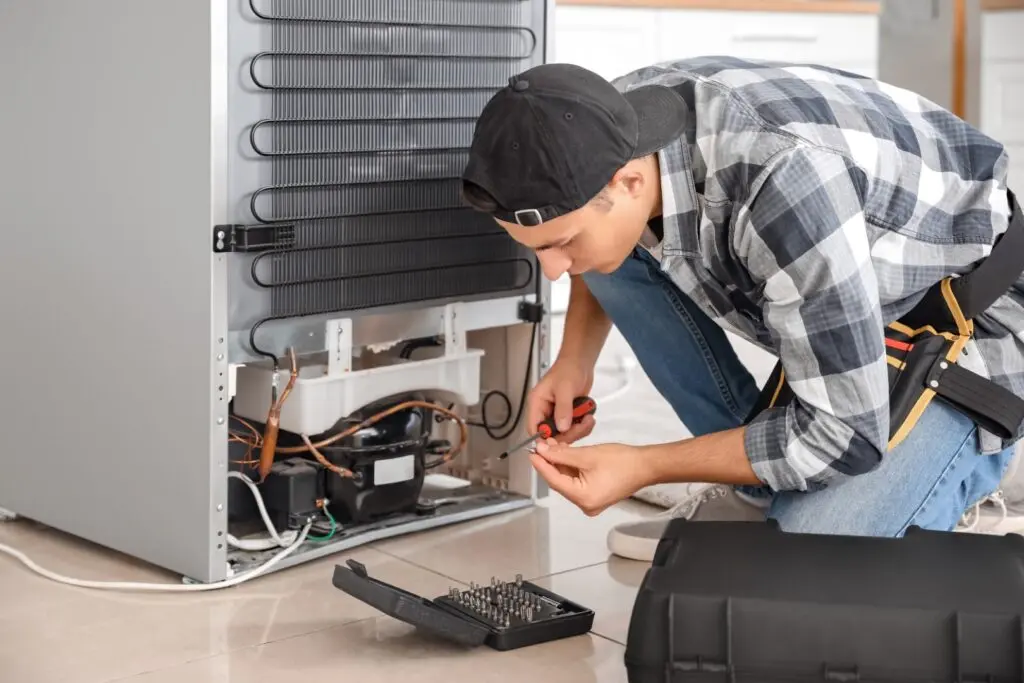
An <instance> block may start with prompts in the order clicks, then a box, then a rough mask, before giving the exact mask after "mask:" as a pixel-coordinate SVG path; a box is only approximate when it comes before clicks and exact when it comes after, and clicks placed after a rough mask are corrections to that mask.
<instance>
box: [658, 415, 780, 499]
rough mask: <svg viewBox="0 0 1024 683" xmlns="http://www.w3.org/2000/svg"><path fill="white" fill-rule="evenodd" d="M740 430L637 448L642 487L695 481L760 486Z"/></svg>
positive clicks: (739, 428) (742, 430)
mask: <svg viewBox="0 0 1024 683" xmlns="http://www.w3.org/2000/svg"><path fill="white" fill-rule="evenodd" d="M745 431H746V430H745V429H744V428H743V427H737V428H736V429H729V430H726V431H724V432H716V433H714V434H705V435H704V436H698V437H697V438H695V439H687V440H685V441H679V442H676V443H669V444H657V445H653V446H643V447H641V451H642V452H641V453H640V454H639V460H640V461H641V462H643V464H644V474H643V475H642V479H641V481H642V482H643V484H642V485H643V486H651V485H653V484H671V483H675V482H686V481H699V482H707V483H711V484H732V485H743V484H747V485H751V486H756V485H759V484H761V483H762V482H761V480H760V479H758V477H757V474H756V473H755V472H754V469H753V468H752V467H751V466H750V459H749V458H748V457H747V452H746V447H745V445H744V432H745Z"/></svg>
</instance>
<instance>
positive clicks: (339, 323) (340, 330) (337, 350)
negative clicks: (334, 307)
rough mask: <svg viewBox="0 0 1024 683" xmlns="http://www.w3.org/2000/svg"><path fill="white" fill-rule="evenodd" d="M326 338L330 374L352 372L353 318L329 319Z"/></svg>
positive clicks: (328, 372) (333, 375) (332, 375)
mask: <svg viewBox="0 0 1024 683" xmlns="http://www.w3.org/2000/svg"><path fill="white" fill-rule="evenodd" d="M325 340H326V341H327V374H328V376H331V377H335V376H337V375H343V374H345V373H347V372H352V319H351V318H339V319H337V320H328V321H327V331H326V337H325Z"/></svg>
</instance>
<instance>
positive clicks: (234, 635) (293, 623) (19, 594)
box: [0, 522, 451, 683]
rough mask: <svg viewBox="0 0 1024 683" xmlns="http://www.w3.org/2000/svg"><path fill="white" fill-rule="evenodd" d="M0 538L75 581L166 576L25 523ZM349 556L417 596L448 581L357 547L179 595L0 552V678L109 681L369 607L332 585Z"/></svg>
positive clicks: (305, 629) (443, 588)
mask: <svg viewBox="0 0 1024 683" xmlns="http://www.w3.org/2000/svg"><path fill="white" fill-rule="evenodd" d="M0 542H2V543H6V544H8V545H13V546H15V547H18V548H19V549H22V550H24V551H25V552H26V553H28V554H29V555H30V557H32V559H33V560H35V561H36V562H38V563H39V564H41V565H43V566H44V567H46V568H48V569H52V570H54V571H57V572H60V573H63V574H68V575H71V576H74V577H76V578H94V579H103V580H133V581H137V580H142V581H173V580H174V578H173V577H171V576H170V575H168V574H166V573H164V572H161V571H160V570H156V569H152V568H149V567H146V566H145V565H141V564H139V563H136V562H134V561H129V560H126V559H125V558H124V557H123V556H120V555H117V554H115V553H111V552H109V551H106V550H104V549H102V548H99V547H98V546H95V545H92V544H88V543H85V542H82V541H77V540H74V539H71V538H70V537H67V536H66V535H65V534H60V533H58V532H54V531H51V530H47V529H45V528H39V527H38V526H37V525H33V524H30V523H23V522H16V523H14V524H13V525H5V526H3V527H0ZM349 557H353V558H356V559H358V560H359V561H361V562H363V563H364V564H366V565H367V567H368V568H369V569H370V571H371V572H372V574H373V575H374V576H375V577H379V578H381V579H382V580H385V581H388V582H392V583H395V584H398V585H401V586H403V587H404V588H406V589H408V590H410V591H414V592H417V593H421V594H424V595H428V596H435V595H441V594H443V593H446V592H447V589H448V586H449V585H451V581H449V580H448V579H446V578H443V577H441V576H438V575H436V574H432V573H430V572H427V571H424V570H422V569H419V568H417V567H414V566H412V565H409V564H407V563H405V562H402V561H400V560H397V559H395V558H394V557H392V556H389V555H385V554H383V553H380V552H377V551H375V550H372V549H365V548H364V549H358V550H354V551H351V552H348V553H342V554H339V555H336V556H333V557H327V558H323V559H320V560H317V561H314V562H311V563H308V564H304V565H299V566H297V567H292V568H289V569H285V570H283V571H281V572H277V573H274V574H270V575H268V576H265V577H260V578H257V579H255V580H253V581H252V582H250V583H245V584H242V585H240V586H236V587H234V588H230V589H226V590H223V591H212V592H207V593H202V594H187V595H182V594H174V595H143V594H127V593H112V592H101V591H90V590H86V589H79V588H73V587H68V586H64V585H60V584H57V583H54V582H51V581H48V580H46V579H43V578H40V577H37V576H35V575H34V574H31V573H30V572H29V571H28V570H27V569H25V568H24V567H22V566H21V565H20V564H17V563H15V562H14V561H13V560H10V559H9V558H7V557H6V556H0V604H3V609H2V610H0V680H4V681H8V680H10V681H18V683H36V682H37V681H38V682H39V683H62V682H64V681H68V682H71V681H73V682H74V683H93V682H98V681H106V680H108V679H111V678H116V677H125V676H128V675H131V674H135V673H140V672H145V671H150V670H153V669H157V668H162V667H167V666H172V665H175V664H179V663H181V662H186V661H189V660H193V659H198V658H204V657H210V656H212V655H217V654H221V653H225V652H228V651H231V650H233V649H237V648H244V647H249V646H252V645H257V644H261V643H266V642H272V641H276V640H281V639H285V638H291V637H294V636H297V635H301V634H308V633H312V632H315V631H320V630H324V629H329V628H333V627H337V626H338V625H340V624H345V623H351V622H354V621H358V620H363V619H367V618H370V617H373V616H376V615H377V614H379V613H378V612H376V611H375V610H374V609H372V608H371V607H369V606H367V605H365V604H363V603H361V602H359V601H357V600H355V599H353V598H351V597H349V596H347V595H345V594H344V593H342V592H341V591H339V590H338V589H336V588H334V586H333V585H332V584H331V576H332V573H333V568H334V565H335V564H336V563H340V562H343V561H344V559H346V558H349ZM55 655H56V656H55Z"/></svg>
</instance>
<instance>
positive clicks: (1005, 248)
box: [950, 190, 1024, 320]
mask: <svg viewBox="0 0 1024 683" xmlns="http://www.w3.org/2000/svg"><path fill="white" fill-rule="evenodd" d="M1006 194H1007V198H1008V199H1009V202H1010V224H1009V227H1008V228H1007V229H1006V232H1004V233H1003V234H1002V236H1001V237H1000V238H999V239H998V240H997V241H996V243H995V244H994V245H993V247H992V252H991V253H990V254H989V255H988V258H986V259H985V260H983V261H982V262H981V264H979V265H978V267H977V268H975V269H974V270H973V271H971V272H970V273H967V274H966V275H964V276H962V277H958V278H954V279H953V281H952V282H950V286H951V287H952V289H953V295H954V296H956V300H957V302H958V303H959V304H960V310H961V311H963V313H964V316H965V317H966V318H967V319H968V320H970V319H971V318H974V317H977V316H978V315H980V314H981V313H982V312H984V311H985V309H987V308H988V307H989V306H991V305H992V304H994V303H995V302H996V300H997V299H999V297H1001V296H1003V295H1004V294H1006V292H1007V291H1009V289H1010V288H1011V287H1012V286H1013V285H1014V283H1016V282H1017V279H1018V278H1019V277H1020V275H1021V273H1022V272H1024V214H1022V213H1021V209H1020V206H1019V205H1018V204H1017V198H1016V197H1015V196H1014V194H1013V192H1011V191H1009V190H1007V192H1006Z"/></svg>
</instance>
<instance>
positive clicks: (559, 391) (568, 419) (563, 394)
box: [555, 382, 576, 432]
mask: <svg viewBox="0 0 1024 683" xmlns="http://www.w3.org/2000/svg"><path fill="white" fill-rule="evenodd" d="M574 398H576V397H575V395H574V393H573V388H572V385H571V384H570V383H568V382H562V383H561V384H559V385H557V386H556V387H555V426H556V427H558V431H560V432H567V431H569V430H570V429H572V426H573V425H572V402H573V399H574Z"/></svg>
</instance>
